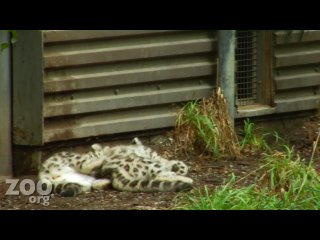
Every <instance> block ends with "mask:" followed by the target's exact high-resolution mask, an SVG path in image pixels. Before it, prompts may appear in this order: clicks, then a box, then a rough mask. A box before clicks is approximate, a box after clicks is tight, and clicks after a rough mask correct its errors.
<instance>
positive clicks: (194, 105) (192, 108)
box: [177, 101, 220, 157]
mask: <svg viewBox="0 0 320 240" xmlns="http://www.w3.org/2000/svg"><path fill="white" fill-rule="evenodd" d="M200 108H201V107H200V105H199V102H198V101H192V102H189V103H187V104H186V105H185V106H184V107H183V109H182V112H183V113H184V114H183V115H182V116H181V117H180V118H178V122H177V125H179V126H193V127H194V128H195V132H196V133H197V137H196V138H195V139H196V140H197V139H198V145H199V144H202V145H203V146H204V150H205V151H210V152H212V153H213V154H214V156H216V157H219V156H220V149H219V145H218V138H219V135H220V133H219V130H218V128H217V125H216V124H215V122H214V121H213V119H212V118H210V117H209V116H210V115H209V114H206V115H205V114H203V113H202V112H201V110H200Z"/></svg>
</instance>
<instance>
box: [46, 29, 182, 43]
mask: <svg viewBox="0 0 320 240" xmlns="http://www.w3.org/2000/svg"><path fill="white" fill-rule="evenodd" d="M177 31H179V30H47V31H44V34H43V39H44V42H45V43H52V42H65V41H79V40H89V39H97V38H110V37H123V36H135V35H145V34H157V33H166V32H177ZM180 31H181V30H180Z"/></svg>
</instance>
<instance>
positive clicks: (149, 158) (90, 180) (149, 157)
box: [39, 138, 193, 196]
mask: <svg viewBox="0 0 320 240" xmlns="http://www.w3.org/2000/svg"><path fill="white" fill-rule="evenodd" d="M187 173H188V167H187V166H186V164H184V163H183V162H182V161H177V160H167V159H165V158H163V157H161V156H159V155H158V154H157V153H156V152H155V151H153V150H152V149H151V148H148V147H146V146H144V145H143V144H142V143H141V142H140V141H139V139H138V138H135V139H134V140H133V144H131V145H120V146H114V147H108V146H106V147H104V148H103V147H101V146H100V145H99V144H93V145H92V151H91V152H89V153H87V154H77V153H68V152H62V153H57V154H55V155H53V156H52V157H50V158H49V159H47V160H46V161H45V162H44V163H43V165H42V168H41V170H40V172H39V178H40V179H45V180H47V181H49V182H50V183H51V184H52V185H53V186H54V192H56V193H60V194H61V195H62V196H75V195H77V194H79V193H82V192H89V191H91V190H101V189H105V188H107V187H108V186H109V185H110V184H111V185H112V186H113V188H115V189H117V190H120V191H131V192H159V191H160V192H161V191H162V192H165V191H184V190H190V189H191V188H192V184H193V180H192V179H191V178H188V177H186V175H187Z"/></svg>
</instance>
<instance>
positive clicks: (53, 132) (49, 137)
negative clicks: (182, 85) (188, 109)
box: [44, 107, 177, 142]
mask: <svg viewBox="0 0 320 240" xmlns="http://www.w3.org/2000/svg"><path fill="white" fill-rule="evenodd" d="M176 116H177V111H176V110H175V111H173V109H171V110H170V109H169V108H168V107H166V108H163V107H155V108H152V109H139V110H138V109H137V110H134V111H132V110H130V111H129V112H126V111H124V112H118V113H115V114H107V115H105V114H103V115H97V116H95V115H93V116H89V117H82V118H81V117H80V118H77V119H76V120H68V119H66V120H65V121H63V124H60V125H59V124H53V125H52V124H49V125H48V124H45V131H44V139H45V141H46V142H52V141H59V140H67V139H74V138H83V137H90V136H98V135H107V134H115V133H123V132H132V131H141V130H148V129H157V128H165V127H172V126H174V124H175V120H176Z"/></svg>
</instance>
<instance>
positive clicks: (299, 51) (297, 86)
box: [274, 30, 320, 112]
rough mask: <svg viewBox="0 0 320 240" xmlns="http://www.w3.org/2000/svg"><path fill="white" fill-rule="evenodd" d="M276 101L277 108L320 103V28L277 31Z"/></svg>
mask: <svg viewBox="0 0 320 240" xmlns="http://www.w3.org/2000/svg"><path fill="white" fill-rule="evenodd" d="M274 39H275V48H274V54H275V55H274V57H275V61H274V64H275V66H274V67H275V71H274V76H275V88H276V94H275V103H276V104H277V107H276V111H277V112H293V111H300V110H309V109H314V108H318V107H319V103H320V92H319V87H320V31H319V30H308V31H305V32H304V34H303V35H301V32H300V31H294V32H293V33H292V34H289V35H288V34H287V33H285V32H277V33H275V34H274Z"/></svg>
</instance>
